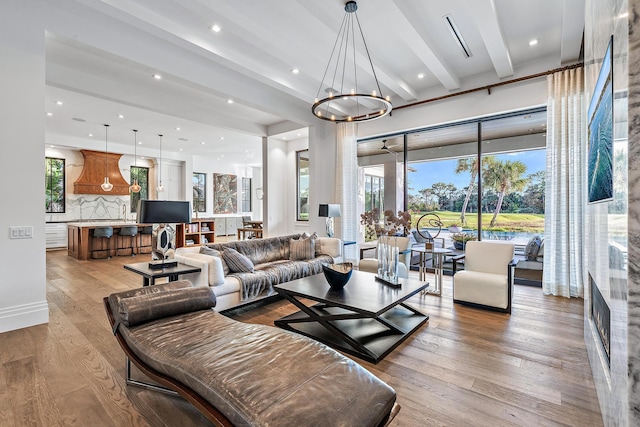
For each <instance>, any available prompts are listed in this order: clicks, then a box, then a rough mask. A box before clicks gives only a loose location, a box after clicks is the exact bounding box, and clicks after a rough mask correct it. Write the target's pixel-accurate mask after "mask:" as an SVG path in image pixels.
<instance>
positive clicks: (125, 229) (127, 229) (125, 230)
mask: <svg viewBox="0 0 640 427" xmlns="http://www.w3.org/2000/svg"><path fill="white" fill-rule="evenodd" d="M118 234H119V235H120V245H118V251H117V254H118V255H120V249H131V254H130V255H131V256H135V255H136V236H137V235H138V226H137V225H125V226H122V227H121V228H120V233H118ZM125 237H129V238H130V239H129V245H128V246H124V245H123V241H124V238H125Z"/></svg>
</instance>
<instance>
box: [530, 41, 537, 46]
mask: <svg viewBox="0 0 640 427" xmlns="http://www.w3.org/2000/svg"><path fill="white" fill-rule="evenodd" d="M537 44H538V39H533V40H530V41H529V46H535V45H537Z"/></svg>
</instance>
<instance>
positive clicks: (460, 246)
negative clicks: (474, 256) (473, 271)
mask: <svg viewBox="0 0 640 427" xmlns="http://www.w3.org/2000/svg"><path fill="white" fill-rule="evenodd" d="M466 244H467V242H460V241H458V240H454V241H453V247H454V248H456V249H458V250H459V251H464V247H465V246H466Z"/></svg>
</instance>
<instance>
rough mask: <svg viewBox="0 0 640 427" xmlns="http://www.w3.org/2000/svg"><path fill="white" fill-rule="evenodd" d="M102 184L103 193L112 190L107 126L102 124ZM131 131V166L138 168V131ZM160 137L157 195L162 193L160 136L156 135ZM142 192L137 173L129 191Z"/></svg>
mask: <svg viewBox="0 0 640 427" xmlns="http://www.w3.org/2000/svg"><path fill="white" fill-rule="evenodd" d="M103 126H104V182H103V183H102V184H100V187H101V188H102V190H103V191H106V192H109V191H111V190H113V184H111V183H110V182H109V145H108V144H109V143H108V129H109V125H108V124H104V125H103ZM132 131H133V135H134V137H133V164H134V166H135V167H137V166H138V130H137V129H132ZM158 136H159V137H160V160H159V161H158V177H159V180H158V182H159V185H158V186H157V187H156V190H157V192H158V193H163V192H164V186H163V185H162V136H163V135H162V134H159V135H158ZM140 190H142V187H141V186H140V183H139V182H138V176H137V172H136V175H135V176H134V177H133V179H132V180H131V185H130V186H129V191H131V192H132V193H139V192H140Z"/></svg>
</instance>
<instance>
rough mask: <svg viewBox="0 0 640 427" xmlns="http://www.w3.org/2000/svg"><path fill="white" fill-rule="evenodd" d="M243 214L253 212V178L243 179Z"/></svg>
mask: <svg viewBox="0 0 640 427" xmlns="http://www.w3.org/2000/svg"><path fill="white" fill-rule="evenodd" d="M242 212H251V178H242Z"/></svg>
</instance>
